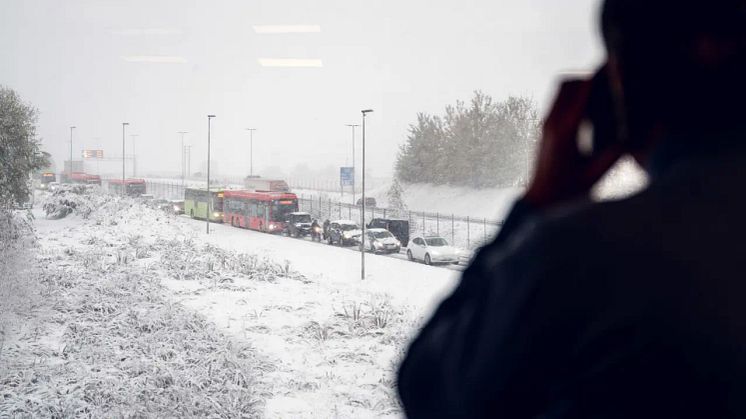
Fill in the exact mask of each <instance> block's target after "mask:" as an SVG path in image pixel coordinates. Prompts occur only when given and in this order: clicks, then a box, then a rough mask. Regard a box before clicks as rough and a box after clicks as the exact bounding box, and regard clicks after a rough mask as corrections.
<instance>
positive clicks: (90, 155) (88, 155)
mask: <svg viewBox="0 0 746 419" xmlns="http://www.w3.org/2000/svg"><path fill="white" fill-rule="evenodd" d="M83 158H84V159H103V158H104V150H83Z"/></svg>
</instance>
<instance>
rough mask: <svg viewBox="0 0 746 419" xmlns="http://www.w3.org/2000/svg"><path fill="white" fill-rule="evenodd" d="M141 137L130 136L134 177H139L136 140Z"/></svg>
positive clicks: (136, 135)
mask: <svg viewBox="0 0 746 419" xmlns="http://www.w3.org/2000/svg"><path fill="white" fill-rule="evenodd" d="M137 137H139V135H138V134H130V138H132V177H133V178H136V177H137V153H136V152H135V138H137Z"/></svg>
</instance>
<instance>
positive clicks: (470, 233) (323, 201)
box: [104, 180, 502, 250]
mask: <svg viewBox="0 0 746 419" xmlns="http://www.w3.org/2000/svg"><path fill="white" fill-rule="evenodd" d="M104 183H105V184H106V183H108V182H107V180H104ZM145 185H146V188H147V193H148V194H149V195H152V196H153V197H154V198H157V199H184V187H183V186H181V184H180V183H177V182H151V181H146V182H145ZM104 186H106V185H104ZM298 207H299V210H300V211H305V212H308V213H310V214H311V216H312V217H313V218H316V219H318V220H319V223H322V222H323V221H324V220H327V219H328V220H338V219H348V220H353V221H355V222H357V223H360V221H361V214H360V212H361V210H362V208H361V207H360V206H357V205H352V204H346V203H342V202H337V201H333V200H332V199H331V198H328V197H323V196H318V197H311V196H305V195H303V194H300V195H299V196H298ZM373 218H399V219H404V220H407V221H409V233H410V237H412V236H414V235H417V234H423V235H437V236H442V237H444V238H446V239H449V240H450V242H451V244H453V245H454V246H456V247H461V248H464V249H471V250H474V249H477V248H479V247H482V246H483V245H484V244H486V243H487V242H488V241H489V240H491V239H492V237H494V235H495V234H496V233H497V231H498V230H499V229H500V227H501V226H502V221H496V220H489V219H487V218H476V217H460V216H456V215H453V214H441V213H437V212H423V211H397V210H392V209H390V208H379V207H366V208H365V223H366V224H367V223H369V222H370V221H371V220H372V219H373Z"/></svg>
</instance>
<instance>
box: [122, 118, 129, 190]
mask: <svg viewBox="0 0 746 419" xmlns="http://www.w3.org/2000/svg"><path fill="white" fill-rule="evenodd" d="M129 124H130V123H129V122H122V196H124V191H125V190H126V189H127V184H126V183H125V181H124V137H125V134H124V133H125V128H126V127H127V125H129Z"/></svg>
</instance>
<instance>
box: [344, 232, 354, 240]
mask: <svg viewBox="0 0 746 419" xmlns="http://www.w3.org/2000/svg"><path fill="white" fill-rule="evenodd" d="M342 237H344V238H345V239H349V238H350V237H352V236H351V234H350V233H348V232H346V231H345V232H344V233H342Z"/></svg>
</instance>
